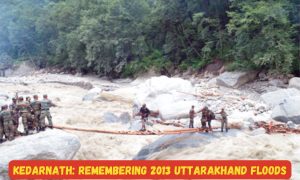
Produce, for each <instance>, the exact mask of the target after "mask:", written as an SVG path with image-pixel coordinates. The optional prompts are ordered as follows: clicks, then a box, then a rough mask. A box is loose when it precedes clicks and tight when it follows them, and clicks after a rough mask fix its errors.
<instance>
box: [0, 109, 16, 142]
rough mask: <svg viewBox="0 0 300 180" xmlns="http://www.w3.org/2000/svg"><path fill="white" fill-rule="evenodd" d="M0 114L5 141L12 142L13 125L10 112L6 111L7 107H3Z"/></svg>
mask: <svg viewBox="0 0 300 180" xmlns="http://www.w3.org/2000/svg"><path fill="white" fill-rule="evenodd" d="M1 110H2V111H1V113H0V119H1V120H0V121H2V123H3V130H4V134H5V137H6V139H8V140H9V141H12V140H13V139H14V132H15V130H14V124H13V118H12V112H11V111H10V110H9V109H8V106H7V105H4V106H2V107H1Z"/></svg>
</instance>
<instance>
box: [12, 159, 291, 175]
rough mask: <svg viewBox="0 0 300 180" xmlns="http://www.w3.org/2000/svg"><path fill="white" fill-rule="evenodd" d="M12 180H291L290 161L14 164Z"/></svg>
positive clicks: (20, 162)
mask: <svg viewBox="0 0 300 180" xmlns="http://www.w3.org/2000/svg"><path fill="white" fill-rule="evenodd" d="M9 175H10V177H11V179H289V178H290V177H291V163H290V162H289V161H283V160H280V161H273V160H270V161H268V160H267V161H250V160H247V161H242V160H237V161H234V160H232V161H231V160H224V161H221V160H213V161H206V160H205V161H181V160H178V161H133V160H132V161H131V160H129V161H101V160H99V161H75V160H74V161H64V160H62V161H58V160H54V161H50V160H49V161H46V160H33V161H31V160H30V161H25V160H24V161H11V162H10V164H9Z"/></svg>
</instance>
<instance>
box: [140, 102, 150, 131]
mask: <svg viewBox="0 0 300 180" xmlns="http://www.w3.org/2000/svg"><path fill="white" fill-rule="evenodd" d="M138 114H139V115H140V116H141V117H142V129H141V130H140V131H146V121H147V120H148V116H149V114H150V110H149V109H148V108H147V107H146V104H143V106H142V107H141V109H140V112H139V113H138Z"/></svg>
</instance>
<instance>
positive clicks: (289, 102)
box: [272, 96, 300, 124]
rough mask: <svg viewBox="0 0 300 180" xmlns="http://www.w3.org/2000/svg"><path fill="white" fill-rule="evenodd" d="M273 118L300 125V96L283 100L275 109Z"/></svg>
mask: <svg viewBox="0 0 300 180" xmlns="http://www.w3.org/2000/svg"><path fill="white" fill-rule="evenodd" d="M272 118H273V119H275V120H276V121H280V122H285V123H287V122H288V121H291V122H293V123H295V124H300V96H295V97H291V98H287V99H285V100H283V102H282V103H280V104H279V105H277V106H276V107H275V108H274V109H273V112H272Z"/></svg>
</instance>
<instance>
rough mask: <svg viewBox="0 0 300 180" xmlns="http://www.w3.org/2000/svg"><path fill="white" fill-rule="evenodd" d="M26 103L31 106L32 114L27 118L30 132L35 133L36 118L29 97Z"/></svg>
mask: <svg viewBox="0 0 300 180" xmlns="http://www.w3.org/2000/svg"><path fill="white" fill-rule="evenodd" d="M26 102H27V103H28V104H29V105H30V112H29V113H30V114H29V116H28V118H27V125H28V130H31V131H33V130H34V129H35V128H36V127H37V126H36V123H35V118H34V112H33V109H32V107H31V98H30V97H29V96H27V97H26Z"/></svg>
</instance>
